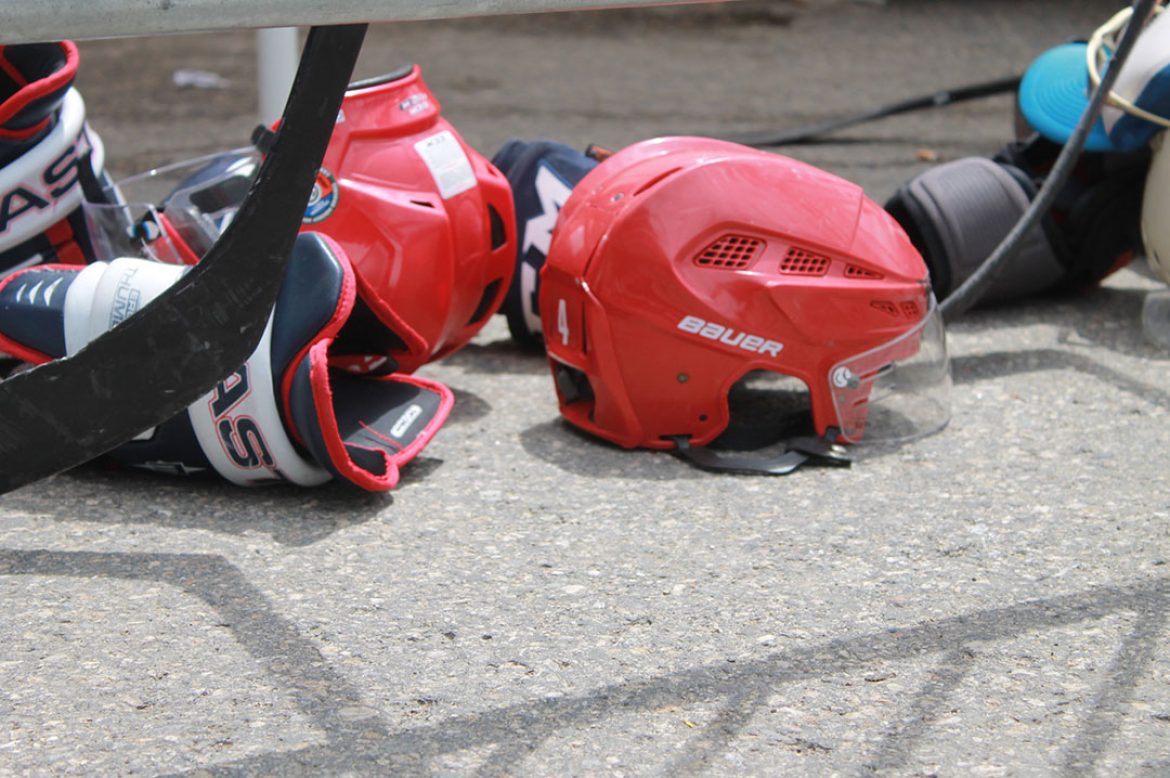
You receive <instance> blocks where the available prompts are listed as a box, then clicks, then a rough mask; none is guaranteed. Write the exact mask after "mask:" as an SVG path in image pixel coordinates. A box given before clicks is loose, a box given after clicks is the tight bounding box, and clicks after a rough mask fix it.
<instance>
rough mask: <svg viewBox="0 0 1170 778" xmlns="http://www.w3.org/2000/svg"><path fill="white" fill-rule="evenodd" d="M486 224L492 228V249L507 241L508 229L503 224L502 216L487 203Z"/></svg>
mask: <svg viewBox="0 0 1170 778" xmlns="http://www.w3.org/2000/svg"><path fill="white" fill-rule="evenodd" d="M487 210H488V224H490V225H491V230H492V251H495V250H496V249H498V248H500V247H501V246H503V245H504V244H505V243H507V242H508V230H507V228H506V227H505V226H504V217H503V216H501V215H500V212H499V211H497V210H496V209H495V208H494V207H493V206H492V205H490V204H489V205H488V207H487Z"/></svg>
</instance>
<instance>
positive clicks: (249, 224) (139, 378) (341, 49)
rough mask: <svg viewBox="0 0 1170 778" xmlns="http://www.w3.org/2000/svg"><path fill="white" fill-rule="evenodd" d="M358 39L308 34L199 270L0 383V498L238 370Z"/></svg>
mask: <svg viewBox="0 0 1170 778" xmlns="http://www.w3.org/2000/svg"><path fill="white" fill-rule="evenodd" d="M365 32H366V25H364V24H355V25H343V26H337V27H314V28H313V29H312V30H310V32H309V35H308V39H307V40H306V42H305V48H304V52H303V54H302V55H301V64H300V67H299V68H298V70H297V74H296V78H295V80H294V82H293V86H292V91H291V92H290V95H289V100H288V104H287V105H286V106H285V112H284V117H283V119H282V120H281V126H280V131H279V132H278V133H277V138H276V141H275V144H274V145H273V147H272V150H271V152H270V153H269V154H268V155H267V156H266V157H265V159H264V162H263V164H262V165H261V168H260V170H259V172H258V173H257V176H256V180H255V182H254V183H253V185H252V188H251V190H250V191H249V192H248V196H247V198H246V200H245V201H244V203H243V205H242V206H241V208H240V211H239V213H238V214H237V216H236V218H235V219H234V220H233V221H232V223H231V225H230V226H229V227H228V228H227V229H226V230H225V231H224V233H223V235H222V236H221V237H220V238H219V240H218V241H217V242H216V243H215V245H214V246H212V248H211V249H210V251H208V253H207V255H206V256H205V257H204V258H203V260H202V261H201V262H200V263H199V264H198V265H196V266H195V267H194V268H193V269H192V270H190V271H189V272H188V273H187V274H186V275H185V276H183V277H182V278H181V279H180V280H179V281H178V282H176V283H175V284H174V286H172V287H170V288H169V289H167V290H166V291H165V292H164V293H163V294H161V295H159V297H157V298H156V299H155V300H154V301H153V302H151V303H150V304H149V305H146V306H144V307H143V308H142V309H141V310H140V311H138V312H136V313H135V314H134V315H132V316H130V317H128V318H127V319H126V320H125V321H123V322H122V323H121V324H119V325H117V326H116V327H114V328H113V329H111V330H110V331H109V332H107V333H105V334H104V335H102V336H101V337H99V338H97V339H95V340H94V341H92V342H91V343H90V344H89V345H88V346H86V347H85V348H83V349H81V350H80V351H78V352H77V353H76V354H73V355H72V356H69V357H67V358H64V359H59V360H57V361H55V362H49V363H47V364H44V365H41V366H39V367H36V368H34V369H32V370H29V371H27V372H24V373H20V374H18V375H15V376H13V377H11V378H8V379H7V380H5V381H3V382H2V383H0V493H4V492H8V491H11V490H13V489H16V488H18V487H20V486H23V485H25V484H29V483H32V482H33V481H36V480H39V479H41V478H45V477H47V476H50V475H53V474H54V473H59V472H61V471H62V470H67V469H68V468H70V467H73V466H75V465H79V464H81V463H83V462H86V461H88V460H90V459H93V458H94V457H97V456H100V455H101V454H104V453H106V452H107V451H109V450H110V449H113V448H115V447H117V446H118V445H120V444H122V443H124V442H126V441H127V440H130V439H131V438H133V437H134V436H135V435H138V434H139V433H141V432H142V431H144V430H148V429H150V428H151V427H154V426H157V425H159V424H161V423H162V422H164V421H166V420H167V419H169V418H171V417H172V416H174V415H175V414H177V413H179V412H180V411H182V410H183V409H184V408H186V407H187V406H188V405H190V404H191V403H192V402H194V401H195V400H197V399H199V397H201V396H203V395H204V394H206V393H207V392H208V391H210V390H211V389H212V388H213V387H214V386H215V384H216V383H217V382H219V381H221V380H223V379H224V378H225V377H227V376H228V375H230V374H231V372H232V371H233V370H236V369H237V368H238V367H239V366H240V365H242V364H244V362H245V361H246V360H247V358H248V356H249V355H250V354H251V353H252V351H253V350H254V349H255V347H256V344H257V343H258V342H259V340H260V336H261V334H262V333H263V331H264V326H265V323H266V322H267V320H268V315H269V312H270V311H271V309H272V306H273V305H274V304H275V302H276V295H277V292H278V291H279V290H280V284H281V280H282V279H283V277H284V270H285V265H286V263H287V261H288V257H289V255H290V254H291V252H292V246H293V242H294V240H295V238H296V234H297V230H298V228H299V226H300V224H301V218H302V216H303V215H304V210H305V204H306V203H307V202H308V200H309V195H310V193H311V192H312V188H313V183H314V181H315V179H316V175H317V169H318V168H319V167H320V165H321V160H322V158H323V157H324V155H325V148H326V146H327V145H328V143H329V138H330V136H331V135H332V132H333V125H334V121H335V120H336V118H337V114H338V111H339V110H340V109H341V99H342V97H343V96H344V94H345V90H346V86H347V84H348V83H349V79H350V77H351V75H352V73H353V66H354V63H355V62H356V60H357V56H358V52H359V50H360V49H361V43H362V39H363V37H364V36H365Z"/></svg>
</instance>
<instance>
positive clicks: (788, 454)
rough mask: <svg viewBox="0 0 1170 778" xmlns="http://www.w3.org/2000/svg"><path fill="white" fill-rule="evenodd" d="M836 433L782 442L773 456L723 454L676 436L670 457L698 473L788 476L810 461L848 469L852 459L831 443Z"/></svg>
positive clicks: (827, 432)
mask: <svg viewBox="0 0 1170 778" xmlns="http://www.w3.org/2000/svg"><path fill="white" fill-rule="evenodd" d="M838 434H840V432H839V430H837V429H835V428H832V427H830V428H829V429H828V430H826V431H825V435H824V437H820V438H816V437H797V438H790V439H789V440H787V441H785V442H784V445H785V446H786V447H787V450H786V451H785V452H784V453H783V454H780V455H779V456H774V457H757V456H752V455H750V454H723V453H720V452H718V451H715V450H713V449H710V448H707V447H706V446H692V445H691V442H690V438H688V437H686V436H683V435H677V436H674V437H672V438H671V440H673V441H674V443H675V446H677V448H676V449H675V450H674V452H673V453H674V454H675V455H676V456H678V457H681V458H682V459H685V460H686V461H687V462H689V463H690V464H692V465H694V466H695V467H697V468H700V469H702V470H712V471H715V472H719V473H742V474H748V475H788V474H789V473H791V472H793V471H794V470H796V469H797V468H798V467H800V466H801V465H803V464H804V463H805V462H809V461H811V462H812V463H813V464H818V465H830V466H833V467H849V465H851V464H852V463H853V457H852V456H850V455H849V452H848V451H847V450H846V449H845V447H844V446H842V445H841V444H840V443H837V442H835V441H836V440H837V436H838Z"/></svg>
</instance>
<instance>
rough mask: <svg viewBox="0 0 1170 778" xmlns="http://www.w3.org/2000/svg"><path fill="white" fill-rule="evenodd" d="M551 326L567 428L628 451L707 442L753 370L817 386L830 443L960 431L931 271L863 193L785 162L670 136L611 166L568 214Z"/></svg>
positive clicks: (602, 168)
mask: <svg viewBox="0 0 1170 778" xmlns="http://www.w3.org/2000/svg"><path fill="white" fill-rule="evenodd" d="M540 311H541V316H542V326H543V329H544V332H545V341H546V345H547V348H548V354H549V357H550V364H551V367H552V372H553V377H554V379H555V382H556V386H557V393H558V399H559V402H560V409H561V413H562V414H563V415H564V417H565V418H566V419H567V420H568V421H569V422H571V423H572V424H574V425H575V426H577V427H580V428H582V429H584V430H586V431H588V432H591V433H593V434H595V435H598V436H600V437H602V438H605V439H607V440H610V441H612V442H614V443H617V444H619V445H621V446H625V447H644V448H655V449H672V448H676V447H678V448H686V449H693V447H701V446H704V445H706V444H707V443H709V442H711V441H712V440H714V439H715V438H716V437H717V436H719V435H720V434H721V433H722V432H723V431H724V430H725V429H726V428H727V426H728V423H729V416H730V412H729V406H728V393H729V391H730V390H731V388H732V386H733V385H735V384H736V383H737V382H738V381H740V380H741V379H743V378H744V377H745V376H747V375H748V374H749V373H753V372H754V371H768V372H771V373H778V374H782V375H785V376H791V377H793V378H796V379H799V380H800V381H801V382H803V384H804V385H805V387H807V390H808V401H809V402H808V404H809V406H810V409H811V415H812V423H813V426H814V427H815V431H816V433H817V435H818V436H819V438H820V440H821V442H822V443H824V444H825V445H826V446H828V445H829V444H831V443H837V442H850V443H853V442H859V441H861V440H862V439H863V438H864V439H865V440H867V441H873V440H877V439H884V440H890V439H908V438H911V437H915V436H918V435H922V434H926V433H929V432H933V431H936V430H938V429H940V428H941V427H942V426H943V425H944V424H945V423H946V421H947V420H948V418H949V387H950V370H949V363H948V361H947V356H946V346H945V338H944V333H943V328H942V321H941V318H940V317H939V315H938V311H937V307H936V306H935V303H934V298H933V296H932V294H931V290H930V284H929V276H928V274H927V269H926V266H925V264H924V262H923V260H922V258H921V256H920V255H919V254H918V252H917V251H916V250H915V249H914V247H913V246H912V245H911V243H910V241H909V239H908V238H907V237H906V235H905V233H904V232H903V231H902V229H901V227H899V226H898V224H897V223H896V222H895V221H894V220H893V219H892V218H891V217H890V216H889V215H888V214H887V213H886V212H885V211H884V210H882V208H881V207H880V206H879V205H877V204H876V203H874V202H873V201H872V200H870V199H869V198H867V197H866V196H865V195H864V194H863V193H862V190H861V188H860V187H858V186H857V185H855V184H852V183H850V182H848V181H845V180H843V179H841V178H838V177H837V176H834V175H832V174H829V173H827V172H825V171H822V170H819V169H817V168H814V167H812V166H810V165H807V164H804V163H801V162H798V161H795V160H792V159H789V158H786V157H782V156H779V155H776V154H770V153H765V152H762V151H757V150H754V149H750V148H747V147H744V146H739V145H736V144H732V143H727V142H723V141H716V140H710V139H702V138H663V139H657V140H651V141H645V142H642V143H638V144H635V145H634V146H631V147H629V148H627V149H625V150H623V151H621V152H619V153H618V154H616V155H615V156H613V157H611V158H610V159H608V160H606V161H605V162H603V163H602V164H601V165H599V166H598V167H597V168H596V169H594V170H593V171H592V172H590V173H589V175H587V176H586V177H585V178H584V179H583V180H582V181H581V182H580V183H579V184H578V185H577V187H576V188H575V189H574V191H573V194H572V196H571V197H570V198H569V200H568V202H567V203H566V204H565V206H564V208H563V210H562V212H561V215H560V219H559V221H558V223H557V227H556V231H555V233H554V235H553V239H552V243H551V245H550V248H549V256H548V262H547V264H546V265H545V268H544V272H543V275H542V277H541V288H540ZM732 469H740V468H732ZM744 469H755V468H744Z"/></svg>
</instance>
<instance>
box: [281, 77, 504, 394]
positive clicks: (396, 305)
mask: <svg viewBox="0 0 1170 778" xmlns="http://www.w3.org/2000/svg"><path fill="white" fill-rule="evenodd" d="M439 109H440V107H439V102H438V100H436V99H435V96H434V95H433V94H432V93H431V91H430V90H429V89H428V88H427V85H426V84H425V83H424V82H423V79H422V75H421V72H420V70H419V68H418V67H417V66H415V67H412V68H410V69H409V71H408V72H406V73H405V74H403V73H397V74H392V75H390V76H387V77H385V78H382V79H375V80H372V81H365V82H358V83H356V84H353V85H351V87H350V89H349V91H348V92H347V93H346V95H345V100H344V102H343V103H342V109H341V114H340V115H339V116H338V120H337V126H336V128H335V129H334V132H333V137H332V139H331V141H330V143H329V147H328V150H327V151H326V153H325V158H324V161H323V163H322V166H321V171H320V173H319V175H318V181H317V186H316V188H315V190H314V193H313V197H312V199H311V200H310V202H309V206H308V208H307V209H306V211H305V220H304V224H303V226H302V231H315V232H323V233H325V234H326V235H328V236H330V237H331V238H333V239H334V240H336V241H337V242H338V243H340V244H341V246H342V248H343V249H344V250H345V252H346V253H347V254H348V255H349V257H350V260H351V261H352V262H353V265H354V269H355V270H356V275H357V280H358V283H359V284H363V285H364V286H365V287H366V288H367V290H368V291H369V292H371V293H373V294H376V295H377V296H378V297H380V298H381V299H382V300H384V301H385V302H386V303H387V304H388V305H389V307H390V309H391V310H392V311H393V312H394V313H395V314H396V315H397V316H398V317H399V318H400V319H401V320H402V322H403V323H404V325H405V326H406V327H407V328H409V329H410V330H413V331H414V333H416V334H417V336H418V337H419V339H421V341H422V343H421V344H419V343H418V340H417V339H414V338H411V337H409V333H404V334H406V335H407V336H408V337H405V338H404V340H405V341H406V342H407V347H406V349H404V351H403V352H401V353H394V354H393V356H394V357H395V358H396V360H397V361H398V363H399V368H400V369H401V370H403V371H405V372H410V371H413V370H415V369H416V368H417V367H419V366H420V365H421V364H423V363H425V362H427V361H430V360H432V359H437V358H439V357H441V356H443V355H445V354H449V353H450V352H452V351H454V350H455V349H458V348H459V347H461V346H463V345H464V344H466V343H467V341H468V340H470V339H471V337H472V336H473V335H474V334H475V333H476V332H478V331H479V330H480V328H482V327H483V325H484V324H485V323H486V322H487V321H488V319H489V318H490V317H491V315H492V314H493V313H494V312H495V311H496V310H497V309H498V308H499V306H500V303H501V302H502V301H503V298H504V295H505V293H506V291H507V288H508V284H509V282H510V279H511V275H512V269H513V265H514V263H515V255H516V246H515V240H516V230H515V215H514V209H513V204H512V196H511V190H510V188H509V186H508V181H507V179H506V178H505V177H504V176H503V174H501V173H500V172H499V171H498V170H497V169H496V168H495V167H493V166H492V164H491V163H490V162H488V161H487V160H486V159H485V158H484V157H483V156H481V155H480V154H479V153H478V152H476V151H475V150H474V149H472V148H471V147H470V146H468V145H467V144H466V143H465V142H464V140H463V138H462V137H460V135H459V133H458V132H456V131H455V129H454V128H453V127H452V126H451V125H450V124H449V123H448V122H447V121H446V120H445V119H443V117H442V116H440V114H439ZM411 341H414V342H413V343H412V342H411Z"/></svg>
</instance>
